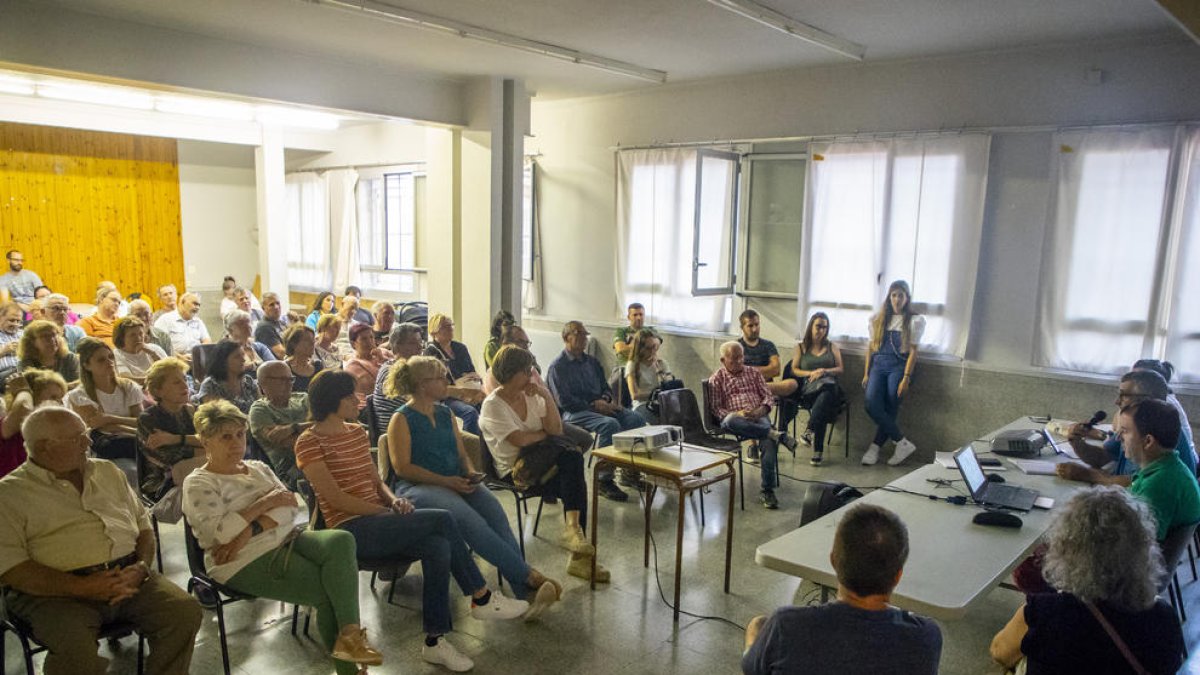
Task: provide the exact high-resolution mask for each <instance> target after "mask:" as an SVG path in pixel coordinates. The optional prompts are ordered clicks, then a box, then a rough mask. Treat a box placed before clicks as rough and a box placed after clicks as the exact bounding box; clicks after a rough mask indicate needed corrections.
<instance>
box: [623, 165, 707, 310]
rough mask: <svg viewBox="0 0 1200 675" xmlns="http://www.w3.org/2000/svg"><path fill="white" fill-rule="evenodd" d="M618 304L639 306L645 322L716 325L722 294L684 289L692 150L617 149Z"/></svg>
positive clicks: (688, 285) (691, 223) (688, 271)
mask: <svg viewBox="0 0 1200 675" xmlns="http://www.w3.org/2000/svg"><path fill="white" fill-rule="evenodd" d="M617 177H618V180H617V269H616V282H617V288H616V290H617V297H618V299H619V302H620V308H619V309H618V311H622V312H623V311H624V307H625V306H626V305H628V304H629V303H633V302H640V303H642V304H643V305H645V306H646V314H647V322H649V323H654V324H661V325H669V326H677V327H682V328H693V329H699V330H707V331H721V330H724V329H725V327H726V325H727V322H728V312H729V297H728V296H725V295H719V296H701V297H693V296H692V265H691V261H692V252H693V246H692V244H693V230H694V227H695V211H696V151H695V150H692V149H686V148H663V149H654V150H625V151H622V152H619V153H617Z"/></svg>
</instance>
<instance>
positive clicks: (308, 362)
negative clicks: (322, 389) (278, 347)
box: [283, 323, 325, 391]
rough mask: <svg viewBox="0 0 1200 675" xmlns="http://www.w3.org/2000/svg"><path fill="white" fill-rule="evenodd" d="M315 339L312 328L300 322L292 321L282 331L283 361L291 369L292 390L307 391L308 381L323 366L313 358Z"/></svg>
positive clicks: (323, 365) (315, 345) (315, 346)
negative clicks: (284, 356)
mask: <svg viewBox="0 0 1200 675" xmlns="http://www.w3.org/2000/svg"><path fill="white" fill-rule="evenodd" d="M316 349H317V339H316V337H315V336H314V335H313V330H312V329H311V328H309V327H308V326H306V325H304V324H302V323H294V324H292V325H290V326H288V327H287V330H285V331H283V353H284V354H287V357H286V358H284V359H283V362H284V363H286V364H287V365H288V368H290V369H291V371H292V377H293V378H295V379H293V380H292V391H308V383H309V382H312V379H313V377H315V376H316V374H317V373H319V372H321V370H322V369H323V368H324V367H325V364H324V363H323V362H321V361H318V360H317V359H316V358H315V356H314V355H315V354H316Z"/></svg>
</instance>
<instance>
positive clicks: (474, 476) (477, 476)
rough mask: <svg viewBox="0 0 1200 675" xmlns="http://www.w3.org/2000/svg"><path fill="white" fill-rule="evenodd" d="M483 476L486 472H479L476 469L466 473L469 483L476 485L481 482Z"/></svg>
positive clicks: (485, 476)
mask: <svg viewBox="0 0 1200 675" xmlns="http://www.w3.org/2000/svg"><path fill="white" fill-rule="evenodd" d="M484 478H487V474H484V473H479V472H478V471H477V472H475V473H471V474H467V480H468V481H469V482H470V483H471V485H478V484H479V483H482V482H483V479H484Z"/></svg>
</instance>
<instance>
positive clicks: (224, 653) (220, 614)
mask: <svg viewBox="0 0 1200 675" xmlns="http://www.w3.org/2000/svg"><path fill="white" fill-rule="evenodd" d="M217 634H218V635H219V636H220V638H221V665H222V666H223V667H224V668H225V675H229V643H228V642H226V641H225V605H224V604H223V603H222V602H221V601H220V600H218V601H217Z"/></svg>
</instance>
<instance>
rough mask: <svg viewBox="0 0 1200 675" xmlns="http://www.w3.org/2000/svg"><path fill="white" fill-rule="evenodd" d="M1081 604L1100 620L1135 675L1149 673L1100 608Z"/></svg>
mask: <svg viewBox="0 0 1200 675" xmlns="http://www.w3.org/2000/svg"><path fill="white" fill-rule="evenodd" d="M1083 604H1084V606H1085V607H1087V608H1088V610H1089V611H1091V613H1092V616H1094V617H1096V621H1099V622H1100V626H1101V627H1103V628H1104V632H1105V633H1108V637H1110V638H1112V641H1113V644H1115V645H1116V646H1117V649H1119V650H1120V651H1121V656H1124V657H1125V660H1126V661H1128V662H1129V665H1130V667H1132V668H1133V672H1135V673H1137V675H1150V671H1148V670H1146V669H1145V667H1143V666H1142V662H1141V661H1138V660H1137V657H1136V656H1134V655H1133V652H1131V651H1130V650H1129V645H1127V644H1125V641H1124V640H1122V639H1121V636H1120V635H1118V634H1117V629H1116V628H1113V625H1112V624H1111V623H1109V622H1108V619H1106V618H1104V615H1103V614H1101V613H1100V608H1099V607H1096V606H1095V605H1093V604H1092V603H1090V602H1085V603H1083Z"/></svg>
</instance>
